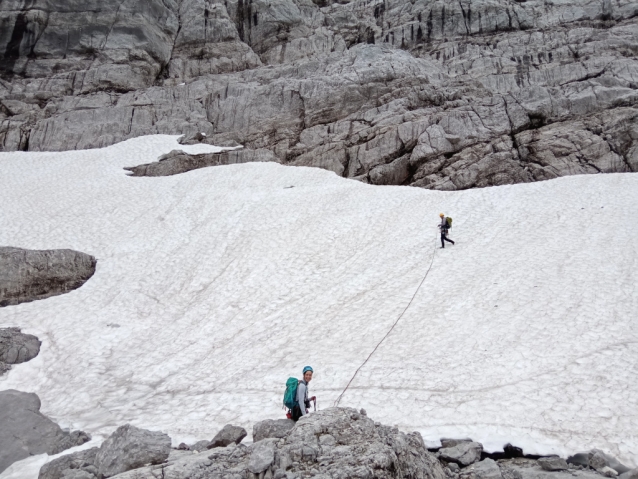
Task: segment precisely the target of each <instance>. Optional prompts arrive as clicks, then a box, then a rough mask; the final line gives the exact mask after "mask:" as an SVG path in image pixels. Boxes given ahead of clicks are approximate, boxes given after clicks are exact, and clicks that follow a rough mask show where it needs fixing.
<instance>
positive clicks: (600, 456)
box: [588, 449, 609, 470]
mask: <svg viewBox="0 0 638 479" xmlns="http://www.w3.org/2000/svg"><path fill="white" fill-rule="evenodd" d="M588 462H589V467H591V468H592V469H596V470H598V469H602V468H603V467H607V466H609V461H608V460H607V458H606V457H605V454H604V453H603V452H602V451H598V450H595V449H594V450H593V451H591V452H590V453H589V461H588Z"/></svg>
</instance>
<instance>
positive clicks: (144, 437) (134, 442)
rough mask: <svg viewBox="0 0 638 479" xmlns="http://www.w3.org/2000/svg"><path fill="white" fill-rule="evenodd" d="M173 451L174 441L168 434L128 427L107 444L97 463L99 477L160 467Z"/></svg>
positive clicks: (108, 440)
mask: <svg viewBox="0 0 638 479" xmlns="http://www.w3.org/2000/svg"><path fill="white" fill-rule="evenodd" d="M170 452H171V438H170V437H168V436H167V435H166V434H163V433H161V432H155V431H147V430H145V429H139V428H137V427H135V426H131V425H130V424H126V425H124V426H120V427H119V428H117V430H116V431H115V432H114V433H113V434H111V436H109V438H108V439H107V440H106V441H104V443H103V444H102V446H100V449H99V451H98V452H97V454H96V455H95V463H94V464H95V467H96V468H97V472H98V477H105V478H106V477H111V476H115V475H116V474H119V473H121V472H126V471H130V470H132V469H137V468H139V467H142V466H145V465H147V464H161V463H162V462H164V461H165V460H166V459H167V458H168V456H169V454H170Z"/></svg>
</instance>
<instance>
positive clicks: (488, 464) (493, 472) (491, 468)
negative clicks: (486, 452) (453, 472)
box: [461, 458, 503, 479]
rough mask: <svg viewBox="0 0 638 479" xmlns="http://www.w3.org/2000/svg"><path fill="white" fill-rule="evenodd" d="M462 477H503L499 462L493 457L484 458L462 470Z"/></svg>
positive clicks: (497, 478) (468, 478)
mask: <svg viewBox="0 0 638 479" xmlns="http://www.w3.org/2000/svg"><path fill="white" fill-rule="evenodd" d="M461 478H462V479H503V476H502V475H501V470H500V468H499V467H498V464H496V462H495V461H494V460H492V459H489V458H487V459H484V460H482V461H481V462H477V463H474V464H472V465H471V466H469V467H467V468H465V469H463V470H462V471H461Z"/></svg>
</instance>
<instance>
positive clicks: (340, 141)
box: [0, 0, 638, 190]
mask: <svg viewBox="0 0 638 479" xmlns="http://www.w3.org/2000/svg"><path fill="white" fill-rule="evenodd" d="M0 25H1V28H0V52H3V53H0V54H2V55H3V57H2V59H1V60H0V70H1V74H2V79H1V80H0V150H3V151H13V150H28V151H44V150H67V149H80V148H95V147H101V146H105V145H110V144H113V143H115V142H118V141H121V140H124V139H127V138H131V137H135V136H139V135H146V134H151V133H169V134H185V135H187V137H189V138H190V137H193V135H195V134H200V133H204V134H205V135H206V137H205V140H204V141H206V142H210V143H213V144H217V145H231V144H241V145H244V147H245V150H244V151H242V152H240V153H236V154H234V156H232V157H223V158H221V157H215V158H208V159H206V158H204V159H202V158H199V159H194V160H190V163H197V164H204V165H203V166H207V165H214V164H224V162H243V161H254V160H255V159H257V160H258V161H277V162H280V163H284V164H290V165H305V166H314V167H319V168H325V169H328V170H332V171H334V172H335V173H336V174H338V175H341V176H344V177H348V178H357V179H359V180H361V181H366V182H370V183H374V184H409V185H414V186H421V187H425V188H433V189H444V190H455V189H465V188H473V187H481V186H489V185H500V184H508V183H520V182H531V181H537V180H544V179H549V178H555V177H557V176H564V175H572V174H586V173H610V172H630V171H638V122H637V118H638V107H637V102H638V60H637V58H636V53H637V52H638V4H637V3H636V2H635V1H632V0H602V1H601V0H566V1H561V2H547V1H541V0H529V1H524V2H522V1H514V0H506V1H498V2H495V1H492V0H473V1H468V0H461V1H459V2H446V1H443V0H417V1H411V2H406V1H405V0H353V1H349V0H341V1H333V0H313V1H311V0H224V1H223V2H222V1H221V0H148V1H144V2H139V1H137V0H102V1H100V2H96V1H92V0H72V1H69V0H64V1H61V0H34V1H32V0H29V1H26V0H10V1H4V2H2V3H0ZM200 136H201V135H200ZM183 161H185V160H182V162H183ZM187 163H188V161H187ZM131 166H136V165H131ZM162 166H163V167H166V166H167V165H162ZM172 168H173V167H171V168H168V169H169V170H171V169H172ZM181 168H183V166H179V165H178V168H177V169H178V170H179V169H181ZM151 169H153V168H151ZM165 169H166V168H165ZM155 170H156V171H154V172H153V173H151V174H157V173H158V172H157V170H158V169H157V168H155ZM160 170H161V168H160ZM149 171H150V170H149ZM138 173H139V174H143V172H137V173H136V174H138Z"/></svg>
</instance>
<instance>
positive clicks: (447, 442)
mask: <svg viewBox="0 0 638 479" xmlns="http://www.w3.org/2000/svg"><path fill="white" fill-rule="evenodd" d="M462 442H473V441H472V439H469V438H465V439H451V438H448V437H442V438H441V447H442V448H447V447H454V446H458V445H459V444H461V443H462Z"/></svg>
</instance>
